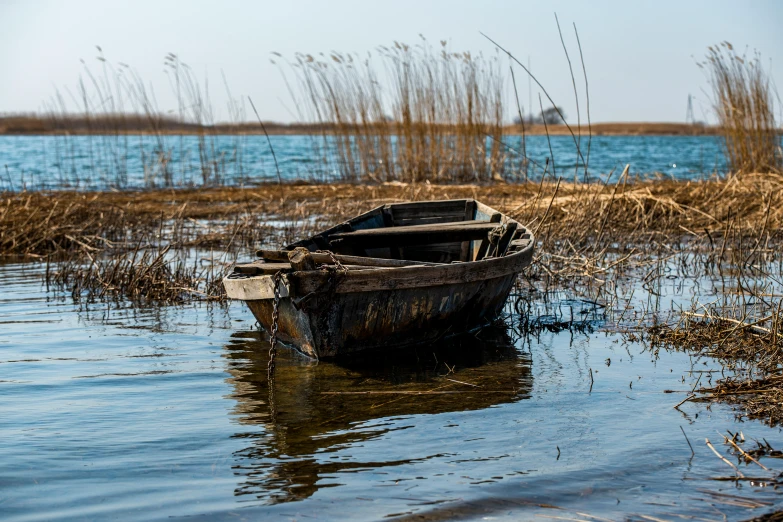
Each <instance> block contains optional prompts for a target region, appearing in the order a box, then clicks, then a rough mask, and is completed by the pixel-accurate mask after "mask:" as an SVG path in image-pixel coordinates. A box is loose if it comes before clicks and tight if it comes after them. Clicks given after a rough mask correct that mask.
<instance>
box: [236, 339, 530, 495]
mask: <svg viewBox="0 0 783 522" xmlns="http://www.w3.org/2000/svg"><path fill="white" fill-rule="evenodd" d="M260 344H261V341H259V340H258V336H257V334H256V333H255V332H253V333H250V332H248V333H247V334H245V335H243V336H240V335H237V337H236V339H235V341H234V342H232V343H231V344H229V345H228V346H226V354H225V356H226V358H227V359H228V368H227V369H228V372H229V373H230V374H231V376H232V377H231V378H230V379H229V381H230V382H231V384H232V385H233V386H234V389H235V392H234V394H233V398H234V399H236V400H237V406H236V410H235V413H236V414H238V417H239V422H240V423H242V424H260V425H263V426H264V427H265V428H266V432H265V433H249V434H246V435H242V436H244V437H247V438H250V439H252V444H250V445H249V446H248V447H247V448H246V449H244V450H242V451H240V452H237V454H235V457H237V459H238V462H237V465H236V466H235V469H236V471H237V473H238V474H239V475H241V476H244V481H243V483H242V484H241V485H240V486H238V488H237V490H236V494H237V495H246V494H250V495H255V496H257V497H259V498H263V499H266V500H268V501H269V502H272V503H277V502H287V501H293V500H299V499H303V498H307V497H309V496H310V495H312V494H313V493H314V492H315V491H316V490H317V489H319V488H321V487H327V486H328V484H326V483H325V480H326V479H328V477H330V475H331V474H334V473H339V472H349V471H351V470H359V469H367V468H382V467H385V466H396V465H400V464H405V463H407V462H413V460H410V461H399V460H396V461H389V462H384V461H383V460H382V458H379V459H380V461H374V462H357V461H355V460H352V459H349V460H343V459H329V457H327V456H325V455H324V454H325V453H331V452H333V451H336V450H337V449H340V448H344V447H346V446H348V445H352V444H356V443H360V442H362V441H366V440H369V439H372V438H375V437H379V436H381V435H382V434H384V433H386V432H387V431H389V430H390V429H392V428H390V427H389V426H384V425H383V424H384V423H374V424H364V425H361V424H362V423H366V422H367V421H371V420H373V419H384V418H390V417H396V418H399V417H400V416H411V415H420V414H438V413H447V412H460V411H468V410H480V409H485V408H489V407H491V406H495V405H499V404H504V403H510V402H516V401H519V400H522V399H525V398H527V397H529V395H530V390H531V387H532V375H531V359H530V356H529V355H528V354H527V353H524V352H520V351H519V350H518V349H517V348H516V347H515V345H514V343H513V342H512V341H511V339H510V337H509V336H508V334H507V332H506V330H505V328H502V327H489V328H486V329H484V330H482V331H481V332H479V334H477V335H476V336H474V335H465V336H462V337H457V338H454V339H451V340H450V341H449V343H448V344H445V343H442V344H437V345H430V346H419V347H418V348H411V349H408V350H401V351H392V352H388V353H379V352H375V353H371V354H368V356H367V357H366V358H362V357H358V358H357V357H356V354H354V355H353V356H352V358H351V360H346V361H340V360H337V361H334V362H329V363H325V362H323V361H322V362H320V363H315V362H313V361H311V360H307V359H305V358H304V357H302V356H300V355H298V354H296V353H295V352H293V351H283V352H282V353H278V357H277V361H276V362H277V366H276V371H275V382H274V389H273V393H270V390H269V388H268V386H267V369H266V364H267V355H266V354H267V350H266V349H264V346H260ZM267 346H268V345H267ZM434 456H435V455H431V456H430V457H434Z"/></svg>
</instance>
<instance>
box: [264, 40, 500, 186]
mask: <svg viewBox="0 0 783 522" xmlns="http://www.w3.org/2000/svg"><path fill="white" fill-rule="evenodd" d="M278 56H279V55H278ZM281 58H282V57H281ZM376 62H380V65H376ZM289 65H290V67H291V70H292V71H293V73H294V75H295V78H296V83H297V84H298V85H299V87H300V96H299V99H298V100H297V105H298V106H302V108H303V109H302V111H303V112H302V114H301V115H300V117H301V118H303V119H307V120H309V121H310V122H312V123H315V124H317V125H320V126H322V127H324V128H328V129H331V130H330V131H327V132H324V133H322V136H321V139H320V140H318V141H316V142H315V143H314V146H315V147H317V148H318V154H320V155H321V157H322V158H323V160H324V162H326V163H329V164H331V165H334V168H335V169H336V170H337V171H338V172H339V176H340V179H342V180H343V181H360V180H372V181H376V182H377V181H380V182H387V181H402V182H420V181H424V180H429V181H430V182H444V181H449V182H466V181H467V182H483V181H489V180H493V179H500V178H502V177H504V174H505V171H506V167H507V156H506V151H505V150H504V148H503V146H502V145H501V144H502V137H503V129H504V124H503V118H504V108H503V95H504V75H503V74H502V72H501V66H500V61H499V59H498V57H497V56H494V57H491V58H486V57H484V56H482V55H473V54H471V53H469V52H460V53H455V52H450V51H449V50H448V49H447V48H446V42H445V41H442V42H441V46H440V49H434V48H433V47H432V46H430V45H429V44H428V43H427V42H426V40H424V39H423V38H422V42H421V43H420V44H418V45H414V46H410V45H407V44H404V43H399V42H395V43H394V45H393V46H391V47H385V46H383V47H380V48H379V49H378V51H377V53H376V55H372V54H368V55H367V56H366V57H365V56H359V55H354V54H343V53H337V52H333V53H331V54H330V55H329V56H328V57H327V56H324V57H323V58H319V57H315V56H313V55H310V54H297V55H296V56H295V58H294V61H293V62H289Z"/></svg>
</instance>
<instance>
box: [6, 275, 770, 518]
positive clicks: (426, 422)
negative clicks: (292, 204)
mask: <svg viewBox="0 0 783 522" xmlns="http://www.w3.org/2000/svg"><path fill="white" fill-rule="evenodd" d="M43 270H44V268H43V267H42V266H41V265H40V264H5V265H0V285H2V292H1V293H0V331H1V332H2V335H0V412H1V413H0V414H1V416H0V519H3V520H15V521H38V520H52V519H57V520H106V519H121V520H163V519H171V518H178V517H187V520H194V519H195V520H202V519H203V520H237V519H239V520H258V519H262V518H267V517H269V518H271V517H274V518H276V519H281V520H308V519H310V518H316V519H339V520H349V519H350V520H377V519H381V518H384V517H393V516H394V517H399V518H401V519H407V518H414V517H422V518H417V520H447V519H449V520H450V519H476V520H478V519H481V520H490V519H491V520H496V519H498V520H520V519H533V518H535V519H540V518H549V519H558V520H592V521H598V520H621V519H634V520H636V519H639V518H638V517H637V515H640V514H643V515H645V516H649V517H654V518H648V519H646V520H674V519H683V518H684V519H693V520H724V519H725V518H727V519H729V520H738V519H742V518H747V517H750V516H751V515H758V514H761V513H764V512H766V511H770V510H772V509H774V508H776V507H777V508H778V509H780V508H781V507H783V499H781V497H780V496H779V495H778V493H777V492H776V491H775V490H774V488H773V487H772V486H767V484H768V483H766V482H763V481H761V482H756V483H753V482H749V481H743V482H737V483H735V482H732V481H728V482H726V481H719V480H715V479H716V478H725V477H731V476H733V470H731V469H730V468H729V467H728V466H727V465H726V464H725V463H723V462H721V461H720V460H719V459H718V458H716V457H715V455H713V454H712V453H711V451H710V450H709V449H708V448H707V447H706V445H705V442H704V441H705V438H709V439H710V440H711V441H712V442H713V444H715V446H716V448H717V449H718V450H719V451H721V452H722V453H723V454H724V455H726V456H727V457H728V458H729V459H731V460H732V461H734V462H736V459H734V457H732V456H730V455H729V453H728V450H727V448H726V446H724V445H723V443H722V439H721V436H720V435H719V434H718V433H716V432H720V433H726V430H731V431H732V432H734V431H739V430H742V431H743V433H744V435H745V437H746V438H748V439H751V438H756V439H759V440H760V439H761V438H762V437H763V438H766V440H767V441H769V443H770V444H771V445H772V446H773V447H775V448H776V449H781V448H783V434H781V433H780V431H779V430H778V429H776V428H769V427H766V426H764V425H763V424H762V423H760V422H756V421H747V422H741V423H740V422H737V420H736V419H735V413H734V412H733V411H732V410H731V408H729V407H728V406H724V405H717V404H712V405H710V404H706V403H685V404H684V405H683V406H682V407H681V411H678V410H676V409H674V408H673V406H674V405H675V404H677V403H678V402H679V401H681V400H682V399H683V398H685V397H686V396H687V393H688V391H689V390H690V389H691V388H692V387H693V386H694V385H695V383H696V380H697V379H698V376H699V375H701V376H702V379H703V381H706V380H708V379H711V375H712V374H710V373H703V372H705V371H709V370H711V369H717V366H716V365H715V364H714V363H713V362H711V361H709V360H695V359H691V358H690V357H689V356H688V355H685V354H682V353H668V352H665V351H661V353H660V355H659V357H654V356H653V355H652V354H651V353H650V352H648V351H646V350H645V348H644V346H643V345H641V344H639V343H629V342H626V341H625V340H624V338H623V337H622V336H621V335H620V334H617V333H614V329H613V328H612V327H611V326H612V325H611V324H608V323H607V322H606V321H607V319H606V316H605V312H606V311H605V310H604V309H601V308H597V307H595V305H592V304H590V303H587V302H584V301H579V300H574V299H569V297H568V295H561V296H560V297H559V298H558V299H557V300H556V301H554V304H550V305H547V304H546V303H544V302H543V301H540V300H534V301H533V302H532V306H533V311H532V316H533V317H534V318H535V319H536V320H535V321H534V323H533V324H537V325H539V326H541V327H540V328H537V329H535V331H534V332H533V333H532V334H529V335H525V336H520V335H518V334H517V332H516V331H515V328H504V327H498V328H490V329H486V330H483V331H481V332H479V333H478V334H477V335H476V336H470V337H466V338H461V339H459V340H457V341H452V342H449V343H448V345H445V346H444V345H435V346H426V347H422V348H419V349H417V350H415V351H412V352H407V353H404V354H401V355H399V356H382V357H375V358H365V359H364V360H362V359H359V360H354V361H350V362H323V361H322V362H320V363H316V362H313V361H310V360H306V359H304V358H302V357H301V356H297V355H296V354H295V353H293V352H291V351H288V350H285V349H283V350H281V352H280V354H279V357H278V365H277V378H276V379H275V385H274V388H273V390H272V393H270V390H269V388H268V386H267V380H266V358H267V354H266V353H267V350H268V343H267V342H266V341H265V340H262V338H261V337H260V336H259V333H258V331H257V330H256V328H255V326H254V320H253V317H252V315H251V314H250V313H249V312H248V310H247V309H246V307H245V306H244V305H243V303H232V304H231V305H229V306H227V307H221V306H216V305H209V304H205V303H195V304H190V305H185V306H169V307H150V308H145V307H138V306H136V307H133V306H131V305H129V304H127V303H124V302H121V303H105V302H104V303H92V304H88V303H84V302H74V301H73V300H72V299H71V297H70V295H63V294H59V293H57V292H54V291H47V289H46V288H45V286H44V285H43V284H42V276H43ZM688 288H689V287H688V283H687V281H683V280H682V279H678V277H677V276H675V275H672V276H671V277H667V278H665V279H663V280H662V286H661V287H659V288H657V293H659V294H662V295H665V296H667V297H665V298H658V299H659V301H660V302H659V303H658V304H659V306H660V308H661V309H662V310H665V309H670V308H671V307H672V306H673V305H676V304H682V303H687V302H689V300H690V293H689V289H688ZM638 295H641V292H640V293H639V294H637V296H638ZM507 311H508V312H509V314H508V317H507V322H508V324H511V325H513V324H515V321H516V322H517V323H518V321H519V319H520V318H519V316H516V315H515V313H513V307H512V306H511V305H509V308H508V310H507ZM571 318H575V319H576V321H575V322H572V323H571V327H570V328H566V329H564V330H561V329H558V328H554V327H553V326H552V325H553V324H554V323H555V322H556V321H565V322H570V319H571ZM591 370H592V375H593V382H592V384H591V377H590V375H591ZM664 390H675V393H664ZM681 429H682V430H684V431H685V433H686V434H687V436H688V438H689V439H690V442H691V444H692V445H693V448H694V450H695V454H694V455H692V454H691V450H690V449H689V446H688V443H687V442H686V439H685V437H684V436H683V433H682V431H681ZM748 444H750V443H748ZM746 446H747V445H746ZM751 447H752V446H751ZM770 461H771V462H770ZM763 462H764V463H766V464H767V465H768V466H770V467H772V468H777V469H780V468H781V467H783V466H780V465H777V463H778V462H780V461H775V459H764V461H763ZM751 466H752V465H751ZM751 466H746V465H744V464H742V465H741V469H742V471H743V472H744V473H745V474H746V475H747V476H749V477H752V476H766V477H770V476H771V475H770V474H765V473H762V471H761V470H760V469H755V468H753V467H751ZM765 486H766V487H765ZM749 506H755V507H756V509H750V508H749ZM724 517H725V518H724Z"/></svg>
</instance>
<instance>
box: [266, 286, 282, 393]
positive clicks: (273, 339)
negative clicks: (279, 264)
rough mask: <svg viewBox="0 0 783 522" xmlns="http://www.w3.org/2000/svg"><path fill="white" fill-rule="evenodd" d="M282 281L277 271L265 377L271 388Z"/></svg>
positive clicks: (273, 374)
mask: <svg viewBox="0 0 783 522" xmlns="http://www.w3.org/2000/svg"><path fill="white" fill-rule="evenodd" d="M282 279H283V272H282V271H278V272H276V273H275V275H274V276H272V285H273V287H274V294H275V298H274V301H273V304H272V326H271V329H270V330H271V332H270V335H269V345H270V346H269V362H268V363H267V365H266V376H267V379H268V380H269V384H270V386H271V384H272V379H274V378H275V356H276V355H277V330H278V325H277V322H278V320H279V319H280V281H281V280H282Z"/></svg>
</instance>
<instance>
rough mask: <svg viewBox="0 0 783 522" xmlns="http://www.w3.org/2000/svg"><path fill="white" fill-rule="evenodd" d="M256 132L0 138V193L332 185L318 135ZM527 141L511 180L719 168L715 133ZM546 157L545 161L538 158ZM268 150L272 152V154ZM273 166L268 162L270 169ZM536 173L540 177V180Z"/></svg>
mask: <svg viewBox="0 0 783 522" xmlns="http://www.w3.org/2000/svg"><path fill="white" fill-rule="evenodd" d="M270 141H271V147H270V142H268V141H267V139H266V138H265V137H264V136H258V135H220V136H208V137H206V138H203V139H202V138H199V137H198V136H153V135H116V136H115V135H107V136H0V169H2V172H0V190H3V189H6V190H7V189H12V190H16V191H18V190H23V189H27V190H31V189H47V188H48V189H51V188H76V189H91V190H95V189H105V188H142V187H150V186H164V185H174V186H201V185H205V184H206V185H214V184H228V185H239V184H253V183H259V182H264V181H270V180H276V179H277V178H278V169H279V176H280V177H281V178H282V179H283V180H286V181H293V180H305V181H334V180H338V179H339V178H340V176H341V172H342V169H341V166H340V163H339V162H338V161H337V160H336V159H335V154H334V152H333V148H332V147H331V146H330V144H329V143H328V141H325V139H324V138H323V137H322V136H272V137H271V138H270ZM580 144H581V150H582V152H581V155H579V154H578V153H577V148H576V146H575V143H574V138H572V137H571V136H552V137H551V138H550V139H549V141H548V140H547V137H546V136H528V137H527V139H526V142H525V147H524V149H525V152H526V154H527V157H528V158H529V167H528V169H527V171H525V169H523V168H522V167H521V166H520V155H519V154H520V152H521V151H522V149H523V147H522V142H521V137H519V136H506V137H505V138H504V139H503V145H502V148H503V150H504V151H505V153H506V157H507V166H506V169H505V170H504V172H503V173H502V176H503V177H504V178H505V179H508V180H511V181H517V180H521V179H525V177H529V178H531V179H540V178H541V176H542V175H547V176H552V177H553V178H554V177H557V176H561V177H563V179H566V180H568V179H573V178H574V177H578V178H579V179H585V172H584V163H585V161H588V162H589V163H588V165H589V167H588V172H587V178H588V179H589V180H600V179H606V178H607V177H608V176H609V175H610V174H611V173H612V172H614V175H615V179H616V176H617V175H619V173H620V172H621V171H622V169H623V167H624V166H625V165H626V164H630V174H631V176H632V177H636V176H638V177H640V178H643V179H645V178H652V177H660V176H663V177H671V178H675V179H700V178H704V177H707V176H710V175H713V174H715V173H723V172H725V170H726V163H725V158H724V155H723V152H722V148H721V147H722V145H721V140H720V138H718V137H715V136H594V137H593V138H592V140H591V141H590V147H589V156H588V146H587V145H588V139H587V137H582V138H581V141H580ZM488 145H489V139H488ZM550 145H551V157H553V158H554V161H553V162H552V161H550V162H549V165H547V158H550ZM272 150H274V152H275V156H274V157H273V155H272ZM275 160H277V165H276V164H275ZM545 173H546V174H545Z"/></svg>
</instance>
